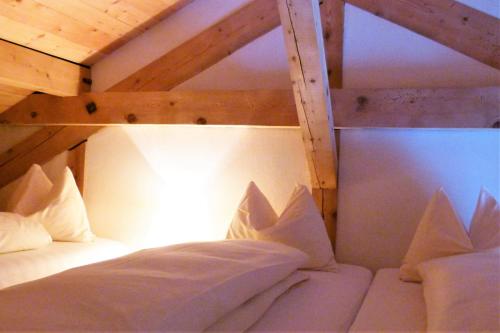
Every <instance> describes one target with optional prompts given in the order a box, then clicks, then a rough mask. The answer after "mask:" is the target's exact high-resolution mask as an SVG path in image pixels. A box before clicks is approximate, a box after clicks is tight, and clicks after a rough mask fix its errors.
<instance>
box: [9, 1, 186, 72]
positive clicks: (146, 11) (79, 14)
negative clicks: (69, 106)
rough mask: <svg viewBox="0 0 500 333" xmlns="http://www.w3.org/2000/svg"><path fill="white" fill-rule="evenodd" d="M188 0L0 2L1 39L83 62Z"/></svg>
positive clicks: (117, 44)
mask: <svg viewBox="0 0 500 333" xmlns="http://www.w3.org/2000/svg"><path fill="white" fill-rule="evenodd" d="M191 1H192V0H169V1H158V0H119V1H116V0H109V1H108V0H22V1H13V0H12V1H11V0H4V1H0V26H1V27H2V29H0V38H2V39H4V40H8V41H11V42H14V43H16V44H19V45H23V46H27V47H30V48H32V49H35V50H38V51H41V52H44V53H47V54H51V55H54V56H57V57H60V58H63V59H66V60H70V61H73V62H77V63H84V64H87V65H90V64H94V63H95V62H96V61H97V60H99V59H101V58H102V57H103V56H104V55H106V54H109V53H110V52H111V51H113V50H115V49H116V48H118V47H119V46H121V45H123V44H124V43H126V42H127V41H128V40H130V39H132V38H133V37H135V36H137V35H138V34H140V33H142V32H144V31H145V30H146V29H148V28H149V27H151V26H152V25H154V24H156V23H158V22H159V21H160V20H161V19H162V18H165V17H167V16H168V15H170V14H172V13H173V12H175V11H177V10H179V9H180V8H182V7H184V6H185V5H187V4H188V3H190V2H191Z"/></svg>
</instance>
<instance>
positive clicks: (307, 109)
mask: <svg viewBox="0 0 500 333" xmlns="http://www.w3.org/2000/svg"><path fill="white" fill-rule="evenodd" d="M278 7H279V11H280V17H281V24H282V26H283V32H284V37H285V44H286V49H287V54H288V60H289V68H290V76H291V79H292V84H293V90H294V96H295V104H296V107H297V113H298V117H299V123H300V127H301V129H302V136H303V139H304V144H305V148H306V156H307V157H308V162H309V171H310V173H311V183H312V186H313V188H335V187H336V184H337V181H336V173H337V157H336V148H335V135H334V126H333V116H332V107H331V101H330V88H329V83H328V74H327V69H326V61H325V55H324V54H325V51H324V46H323V34H322V30H321V19H320V10H319V4H318V2H317V1H314V0H279V1H278Z"/></svg>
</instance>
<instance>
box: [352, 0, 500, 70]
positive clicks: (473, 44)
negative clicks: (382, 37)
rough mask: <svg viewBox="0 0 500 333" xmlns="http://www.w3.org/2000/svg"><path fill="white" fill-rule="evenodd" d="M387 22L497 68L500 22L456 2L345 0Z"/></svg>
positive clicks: (447, 0)
mask: <svg viewBox="0 0 500 333" xmlns="http://www.w3.org/2000/svg"><path fill="white" fill-rule="evenodd" d="M346 1H347V3H349V4H351V5H354V6H356V7H359V8H361V9H363V10H366V11H368V12H370V13H372V14H374V15H376V16H379V17H381V18H384V19H386V20H388V21H390V22H393V23H395V24H398V25H401V26H403V27H405V28H407V29H409V30H411V31H414V32H416V33H418V34H420V35H422V36H425V37H427V38H430V39H432V40H434V41H436V42H438V43H441V44H443V45H445V46H447V47H449V48H451V49H454V50H455V51H458V52H460V53H463V54H465V55H467V56H469V57H471V58H473V59H476V60H477V61H480V62H482V63H484V64H486V65H489V66H491V67H493V68H496V69H500V29H499V28H498V27H499V25H500V20H499V19H497V18H496V17H493V16H490V15H488V14H485V13H483V12H480V11H479V10H476V9H473V8H471V7H468V6H466V5H464V4H461V3H460V2H458V1H455V0H398V1H380V0H346Z"/></svg>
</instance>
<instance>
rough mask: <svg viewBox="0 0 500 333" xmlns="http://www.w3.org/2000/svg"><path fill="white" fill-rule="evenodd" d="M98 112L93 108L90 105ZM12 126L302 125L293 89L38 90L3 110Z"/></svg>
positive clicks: (1, 116)
mask: <svg viewBox="0 0 500 333" xmlns="http://www.w3.org/2000/svg"><path fill="white" fill-rule="evenodd" d="M91 103H93V105H94V106H95V111H93V112H92V113H89V112H88V110H87V107H86V106H87V105H89V104H91ZM0 123H2V124H10V125H43V126H54V125H123V124H202V125H205V124H208V125H254V126H296V125H297V124H298V120H297V112H296V111H295V104H294V100H293V94H292V92H291V91H288V90H251V91H220V90H215V91H173V92H172V91H171V92H126V93H123V92H107V93H88V94H83V95H80V96H77V97H65V98H61V97H55V96H50V95H32V96H29V97H28V98H26V99H25V100H24V101H22V102H21V103H19V104H17V105H15V106H14V107H12V108H11V109H10V110H9V111H7V112H5V113H3V114H0Z"/></svg>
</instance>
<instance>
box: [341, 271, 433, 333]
mask: <svg viewBox="0 0 500 333" xmlns="http://www.w3.org/2000/svg"><path fill="white" fill-rule="evenodd" d="M425 329H426V310H425V301H424V297H423V292H422V285H421V284H420V283H411V282H403V281H401V280H400V279H399V269H397V268H385V269H380V270H378V271H377V273H376V275H375V278H374V279H373V282H372V284H371V285H370V288H369V289H368V293H367V294H366V297H365V300H364V302H363V305H362V306H361V309H360V310H359V313H358V314H357V316H356V319H355V320H354V323H353V324H352V326H351V328H350V331H352V332H361V331H378V332H382V331H406V332H407V331H418V332H423V331H425Z"/></svg>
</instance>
